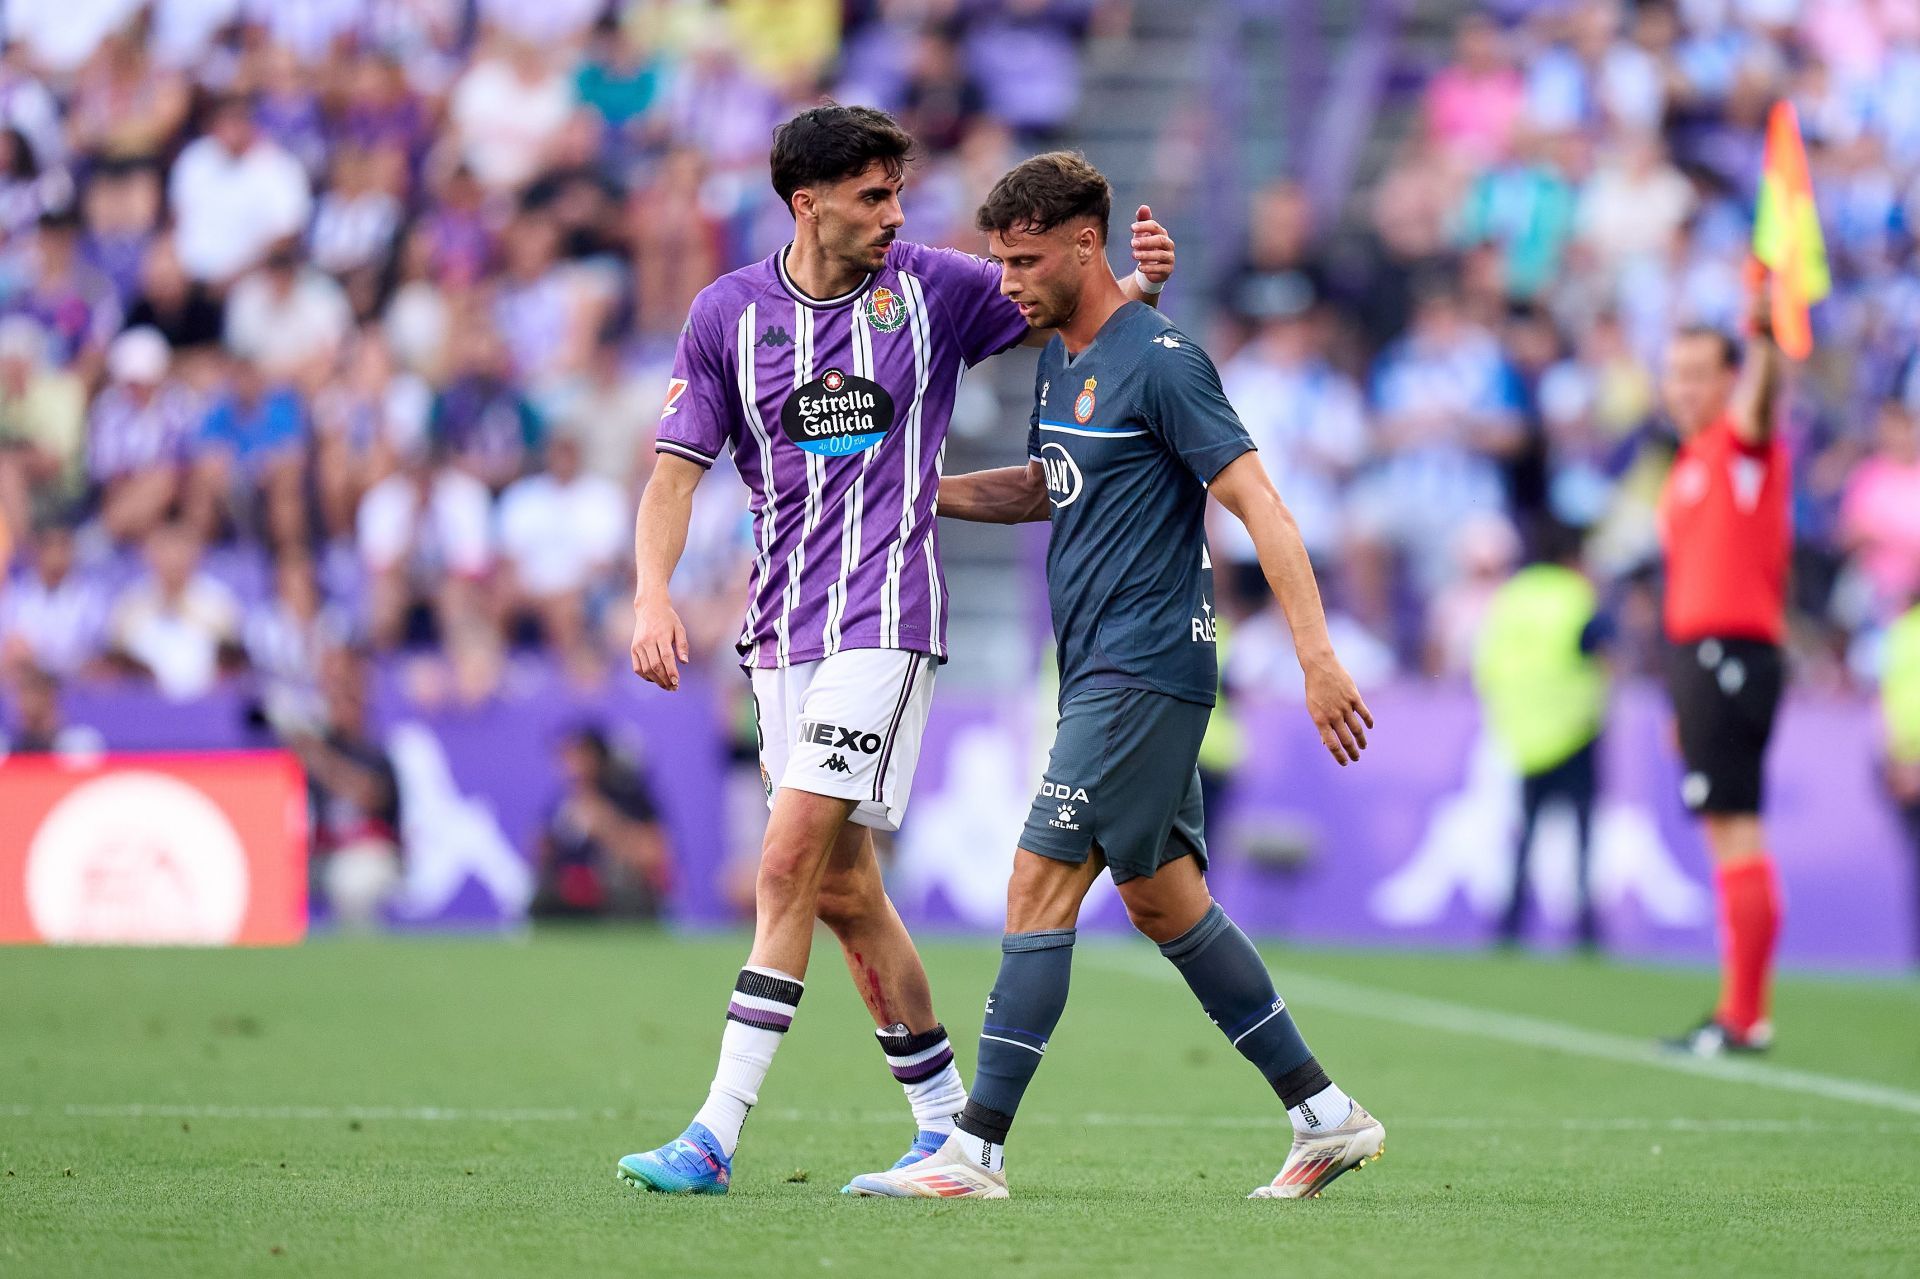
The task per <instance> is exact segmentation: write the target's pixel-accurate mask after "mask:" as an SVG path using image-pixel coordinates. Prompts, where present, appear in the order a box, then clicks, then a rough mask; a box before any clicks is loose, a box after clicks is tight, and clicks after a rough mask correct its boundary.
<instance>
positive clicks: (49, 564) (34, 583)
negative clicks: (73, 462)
mask: <svg viewBox="0 0 1920 1279" xmlns="http://www.w3.org/2000/svg"><path fill="white" fill-rule="evenodd" d="M106 621H107V599H106V594H105V592H103V591H102V590H101V589H100V586H99V584H98V583H96V582H93V581H91V580H89V579H87V578H86V577H84V576H82V575H80V574H77V573H75V572H74V553H73V530H71V529H69V528H66V527H65V526H63V525H56V524H49V525H44V526H42V527H41V528H40V529H39V530H38V531H37V532H36V533H35V534H34V538H33V569H32V571H31V572H29V573H26V574H23V575H22V576H20V577H19V578H17V579H15V580H14V581H13V583H12V584H11V586H10V587H8V588H6V589H0V673H12V674H15V675H17V674H18V673H19V672H20V671H22V670H23V669H25V668H27V667H33V668H35V669H38V670H42V671H46V672H47V673H49V674H51V675H55V676H59V677H60V678H63V679H65V678H71V677H72V676H75V675H78V674H81V673H82V672H84V671H85V670H86V669H87V668H88V667H89V666H91V665H92V664H93V663H94V662H95V661H96V660H97V659H98V658H99V656H100V651H101V645H102V643H103V641H104V639H105V631H106Z"/></svg>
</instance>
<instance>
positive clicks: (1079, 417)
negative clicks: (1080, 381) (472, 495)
mask: <svg viewBox="0 0 1920 1279" xmlns="http://www.w3.org/2000/svg"><path fill="white" fill-rule="evenodd" d="M1094 385H1095V379H1093V378H1088V379H1087V384H1086V385H1085V386H1083V387H1081V388H1080V394H1078V395H1076V396H1074V397H1073V420H1074V421H1076V422H1078V423H1080V425H1082V426H1085V425H1086V424H1087V421H1088V419H1090V418H1091V417H1093V405H1094V398H1093V388H1094Z"/></svg>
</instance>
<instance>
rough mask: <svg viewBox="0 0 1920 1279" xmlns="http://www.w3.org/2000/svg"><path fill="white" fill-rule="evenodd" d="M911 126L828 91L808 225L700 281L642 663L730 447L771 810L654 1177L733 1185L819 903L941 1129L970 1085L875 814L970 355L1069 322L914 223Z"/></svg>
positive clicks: (801, 141)
mask: <svg viewBox="0 0 1920 1279" xmlns="http://www.w3.org/2000/svg"><path fill="white" fill-rule="evenodd" d="M911 154H912V140H911V139H910V138H909V137H908V136H907V134H906V133H905V132H904V131H902V130H901V128H900V127H899V125H898V124H896V123H895V122H894V121H893V119H892V118H891V117H889V116H888V115H886V114H885V113H884V112H881V111H876V110H873V109H871V108H867V107H842V106H826V107H817V108H814V109H812V110H809V111H805V112H802V113H801V114H800V115H798V116H796V117H795V118H794V119H792V120H790V121H788V122H787V123H786V124H784V125H782V126H781V127H780V128H779V129H778V130H776V131H775V133H774V142H773V154H772V170H773V174H772V176H773V185H774V189H775V190H776V191H778V192H779V193H780V197H781V199H782V200H784V201H785V202H786V204H787V207H788V209H789V210H790V211H791V213H792V214H793V218H794V238H793V242H792V243H791V244H789V245H788V246H787V247H786V248H784V249H782V250H781V251H780V252H778V253H775V254H774V255H773V256H772V257H770V258H768V259H767V260H766V261H764V262H760V263H758V264H756V265H754V266H750V267H746V268H744V269H742V270H739V271H735V272H733V273H731V274H729V275H726V276H723V277H722V278H721V279H719V280H717V281H716V282H715V283H713V284H712V285H710V286H709V287H707V288H706V289H704V290H702V291H701V293H700V296H699V297H697V298H696V299H695V300H694V303H693V309H692V313H691V315H689V317H688V319H687V326H686V328H685V329H684V330H683V331H682V333H681V336H680V346H679V350H678V352H677V354H676V355H675V358H674V369H673V378H672V381H671V383H670V384H669V386H668V390H667V400H666V406H665V409H664V411H663V414H662V417H661V421H660V429H659V433H658V437H657V440H656V444H655V448H656V450H657V451H658V453H659V458H658V460H657V463H656V466H655V468H654V473H653V477H652V478H651V479H650V480H649V481H648V483H647V489H646V493H645V495H644V496H643V497H642V498H641V502H640V513H639V518H638V520H637V522H636V527H635V533H634V544H635V545H634V554H635V562H636V578H637V585H636V592H635V596H634V634H633V669H634V671H635V673H636V674H638V675H640V676H641V677H643V678H645V679H647V680H649V681H651V682H653V683H655V684H657V685H659V686H660V687H661V688H663V689H666V690H668V691H669V692H671V691H673V690H674V689H677V688H678V687H679V683H680V674H679V663H681V662H684V661H686V660H687V657H688V652H687V639H686V631H685V629H684V628H683V627H682V625H681V623H680V619H679V617H678V616H677V615H676V614H675V613H674V610H673V605H672V602H671V601H670V599H669V598H668V593H667V583H668V580H669V578H670V577H671V576H672V573H673V569H674V566H675V564H676V563H677V562H678V560H679V557H680V553H681V551H682V550H683V549H684V547H685V544H686V534H687V522H688V517H689V514H690V510H691V503H692V497H693V490H694V486H695V485H696V484H697V483H698V482H699V480H700V478H701V476H702V475H704V474H705V472H706V469H707V467H709V466H710V465H711V464H712V463H713V462H714V461H715V460H716V459H717V458H718V457H719V455H720V454H721V453H722V452H723V451H725V452H729V453H731V455H732V458H733V462H734V465H735V467H736V468H737V469H738V470H739V472H740V476H741V478H742V479H743V480H744V481H745V482H746V485H747V488H748V491H749V497H748V505H749V507H750V508H751V509H752V512H753V521H754V535H755V557H754V566H753V585H752V594H751V597H750V600H749V603H748V606H747V616H746V622H745V624H744V626H743V627H742V628H741V632H740V639H739V645H738V647H739V650H740V653H741V656H742V664H743V665H744V666H745V667H746V668H747V672H748V676H749V678H750V679H751V680H752V683H753V693H754V701H755V704H756V709H757V712H758V716H759V729H760V760H761V767H762V771H763V774H764V775H765V777H766V778H767V799H768V805H769V807H770V808H771V809H772V814H771V816H770V818H769V820H768V823H767V834H766V839H765V843H764V844H763V846H762V849H761V858H760V871H759V879H758V884H757V890H756V906H757V909H756V912H755V926H754V939H753V950H752V953H751V954H750V955H749V957H748V961H747V965H746V967H745V968H743V969H742V970H741V972H740V975H739V978H738V980H737V981H736V983H735V986H734V992H733V995H732V999H731V1002H730V1003H729V1005H728V1008H727V1020H726V1025H725V1029H724V1032H723V1035H722V1038H721V1045H720V1064H719V1068H718V1070H717V1072H716V1073H715V1075H714V1079H713V1084H712V1087H711V1089H710V1090H709V1092H708V1095H707V1100H706V1104H705V1105H703V1106H702V1107H701V1108H700V1111H699V1113H698V1114H697V1115H695V1116H694V1122H693V1123H692V1125H690V1126H689V1127H688V1129H687V1131H686V1132H685V1133H684V1134H682V1135H681V1137H680V1138H678V1139H677V1140H675V1141H674V1142H671V1143H669V1144H668V1145H666V1146H663V1147H661V1148H659V1149H658V1150H654V1151H649V1152H646V1153H643V1154H636V1155H628V1156H627V1157H626V1158H624V1159H622V1160H621V1161H620V1163H619V1169H618V1175H619V1176H620V1178H621V1179H622V1180H624V1181H626V1182H628V1183H630V1184H632V1185H635V1186H639V1187H643V1188H645V1189H649V1190H661V1191H669V1192H681V1193H707V1194H719V1193H725V1191H726V1189H727V1186H728V1185H729V1184H730V1181H731V1177H732V1160H733V1154H734V1151H735V1149H736V1147H737V1146H738V1144H739V1140H740V1129H741V1125H742V1124H743V1123H744V1121H745V1119H746V1115H747V1111H748V1110H749V1109H750V1108H751V1107H752V1106H753V1104H754V1103H755V1102H756V1101H757V1100H758V1097H759V1090H760V1085H761V1082H762V1080H764V1078H765V1077H766V1073H767V1070H768V1068H769V1067H770V1066H771V1064H772V1061H773V1055H774V1050H775V1049H776V1048H777V1047H778V1046H779V1044H780V1041H781V1038H782V1037H783V1036H784V1034H785V1033H786V1031H787V1029H788V1028H789V1027H790V1026H791V1025H792V1023H793V1017H794V1013H795V1009H796V1007H797V1005H798V1004H799V1001H800V995H801V991H802V989H803V985H804V980H805V977H806V972H807V959H808V953H809V950H810V949H811V946H812V940H813V925H814V920H815V919H816V918H818V919H819V920H821V921H823V922H825V923H826V924H827V926H828V927H829V928H831V929H832V930H833V933H834V935H835V936H836V938H837V939H838V940H839V942H840V945H841V948H842V950H843V951H844V952H845V955H846V961H847V966H848V968H849V969H850V970H851V971H852V973H853V978H854V984H855V986H856V987H857V988H858V990H859V991H860V995H861V997H862V998H863V999H864V1000H865V1001H866V1004H867V1008H868V1010H869V1011H870V1012H871V1013H872V1014H873V1019H874V1022H875V1024H876V1025H877V1026H878V1027H879V1029H878V1030H877V1031H876V1034H877V1035H878V1037H879V1040H880V1044H881V1048H882V1050H883V1052H884V1053H885V1056H886V1059H887V1065H888V1066H889V1068H890V1069H891V1070H892V1072H893V1074H894V1077H895V1078H896V1079H898V1080H899V1081H900V1082H901V1084H902V1085H903V1086H904V1087H905V1089H906V1093H907V1099H908V1102H909V1104H910V1107H911V1109H912V1111H913V1117H914V1120H915V1123H916V1128H917V1133H916V1136H915V1139H914V1144H913V1146H912V1147H911V1148H910V1149H909V1150H908V1152H907V1153H906V1154H905V1155H904V1156H902V1158H901V1160H900V1163H899V1164H897V1165H896V1167H897V1166H902V1165H905V1164H909V1163H911V1162H913V1161H916V1160H918V1159H922V1158H925V1157H926V1156H927V1155H928V1154H930V1153H932V1152H933V1151H934V1150H937V1149H938V1148H939V1147H940V1146H941V1145H942V1144H943V1143H944V1142H945V1140H946V1138H947V1135H948V1134H949V1133H950V1132H951V1131H952V1129H953V1118H954V1115H955V1114H956V1113H957V1112H958V1111H959V1110H960V1108H961V1107H962V1106H963V1105H965V1104H966V1100H967V1094H966V1089H965V1086H964V1085H963V1084H962V1083H961V1080H960V1074H959V1071H958V1070H957V1069H956V1068H955V1066H954V1062H953V1050H952V1048H951V1047H950V1045H949V1044H948V1042H947V1035H946V1031H945V1030H944V1029H943V1028H942V1027H941V1026H940V1024H939V1022H938V1021H937V1020H936V1019H935V1017H934V1013H933V997H932V993H931V991H930V989H929V987H928V983H927V976H926V971H925V969H924V968H923V967H922V966H921V963H920V956H919V953H918V952H917V951H916V950H915V949H914V945H913V940H912V938H910V937H909V936H908V935H907V931H906V929H905V927H904V926H903V925H902V924H901V922H900V917H899V915H898V914H897V913H896V912H895V911H894V909H893V903H892V902H890V901H889V900H888V899H887V895H886V890H885V888H884V887H883V885H882V883H881V879H880V868H879V863H878V861H877V860H876V858H875V856H874V850H873V839H872V834H871V831H872V830H873V829H876V828H877V829H881V830H896V829H898V827H899V824H900V820H901V817H902V816H903V814H904V813H905V810H906V803H907V794H908V791H909V789H910V788H911V785H912V780H913V771H914V765H915V763H916V762H917V759H918V756H919V751H920V735H921V731H922V729H923V728H924V727H925V724H926V717H927V710H928V706H929V704H930V701H931V698H932V693H933V678H934V671H935V668H936V667H937V666H938V665H939V664H940V662H941V661H942V660H944V659H945V657H946V655H947V646H946V635H945V628H946V612H947V609H946V603H947V600H946V585H945V583H944V581H943V580H942V578H941V572H940V550H939V543H938V540H937V537H936V534H935V521H934V496H935V493H936V491H937V489H938V487H939V483H940V467H941V458H942V454H943V452H944V445H945V441H946V433H947V426H948V422H949V420H950V418H951V416H952V413H953V403H954V396H955V394H956V392H957V391H958V389H959V384H960V378H961V375H962V374H963V373H965V372H966V370H967V369H968V368H970V367H971V366H973V365H975V364H978V363H979V362H980V361H982V360H984V359H987V358H988V357H989V356H992V355H995V354H998V353H999V352H1001V351H1004V350H1006V349H1008V348H1009V347H1012V346H1016V345H1020V344H1022V343H1026V344H1029V345H1038V344H1040V343H1041V342H1043V341H1044V340H1045V338H1046V336H1047V335H1046V334H1045V333H1036V332H1035V331H1034V330H1033V329H1032V328H1031V326H1030V325H1029V323H1028V318H1027V315H1026V312H1025V309H1024V308H1023V307H1021V306H1020V305H1018V304H1016V303H1014V302H1011V301H1009V300H1007V299H1006V298H1004V297H1002V296H1001V293H1000V276H999V271H998V269H997V268H996V267H995V266H994V265H993V264H992V263H990V262H987V261H985V260H983V259H981V258H977V257H973V256H971V255H969V254H965V253H960V252H957V251H954V250H948V249H931V248H927V247H925V246H923V245H918V244H912V243H909V242H907V241H904V240H900V239H898V238H897V235H898V232H899V230H900V227H901V225H902V223H903V221H904V219H903V217H902V215H901V212H900V188H901V185H902V182H903V180H904V177H905V171H906V166H907V163H908V161H909V159H910V158H911ZM1133 233H1134V234H1133V252H1134V260H1135V262H1136V264H1137V269H1136V270H1135V272H1134V273H1133V275H1132V276H1131V277H1129V279H1128V281H1127V284H1126V288H1127V290H1128V293H1129V296H1131V297H1133V298H1136V299H1138V300H1142V301H1147V302H1151V301H1152V300H1153V296H1154V295H1155V294H1157V293H1158V292H1159V291H1160V288H1161V287H1162V285H1163V284H1164V283H1165V281H1166V279H1167V277H1168V276H1170V275H1171V274H1172V272H1173V241H1172V240H1171V239H1170V238H1169V237H1168V236H1167V235H1166V232H1165V231H1164V229H1163V228H1161V226H1160V225H1159V224H1158V223H1157V222H1154V221H1153V220H1152V215H1151V212H1150V211H1149V210H1148V209H1147V208H1146V207H1145V206H1141V208H1140V212H1139V217H1138V220H1137V221H1136V222H1135V224H1134V227H1133Z"/></svg>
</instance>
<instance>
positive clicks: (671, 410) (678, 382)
mask: <svg viewBox="0 0 1920 1279" xmlns="http://www.w3.org/2000/svg"><path fill="white" fill-rule="evenodd" d="M686 393H687V379H685V378H683V377H676V378H669V379H667V402H666V403H665V404H664V405H662V406H661V408H660V420H661V421H662V422H664V421H666V420H667V419H668V418H670V417H672V416H673V415H674V414H675V413H678V412H679V411H680V397H681V396H683V395H685V394H686Z"/></svg>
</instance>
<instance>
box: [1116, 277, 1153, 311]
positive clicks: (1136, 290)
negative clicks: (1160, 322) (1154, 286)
mask: <svg viewBox="0 0 1920 1279" xmlns="http://www.w3.org/2000/svg"><path fill="white" fill-rule="evenodd" d="M1120 291H1121V292H1122V293H1124V294H1126V295H1127V301H1129V302H1145V303H1146V304H1147V305H1148V306H1150V307H1153V308H1154V309H1155V310H1158V309H1159V308H1160V295H1159V294H1158V293H1149V292H1147V291H1146V290H1145V289H1143V288H1141V287H1140V277H1139V276H1138V275H1137V274H1135V275H1129V276H1128V277H1127V278H1126V279H1124V280H1122V281H1120Z"/></svg>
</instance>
